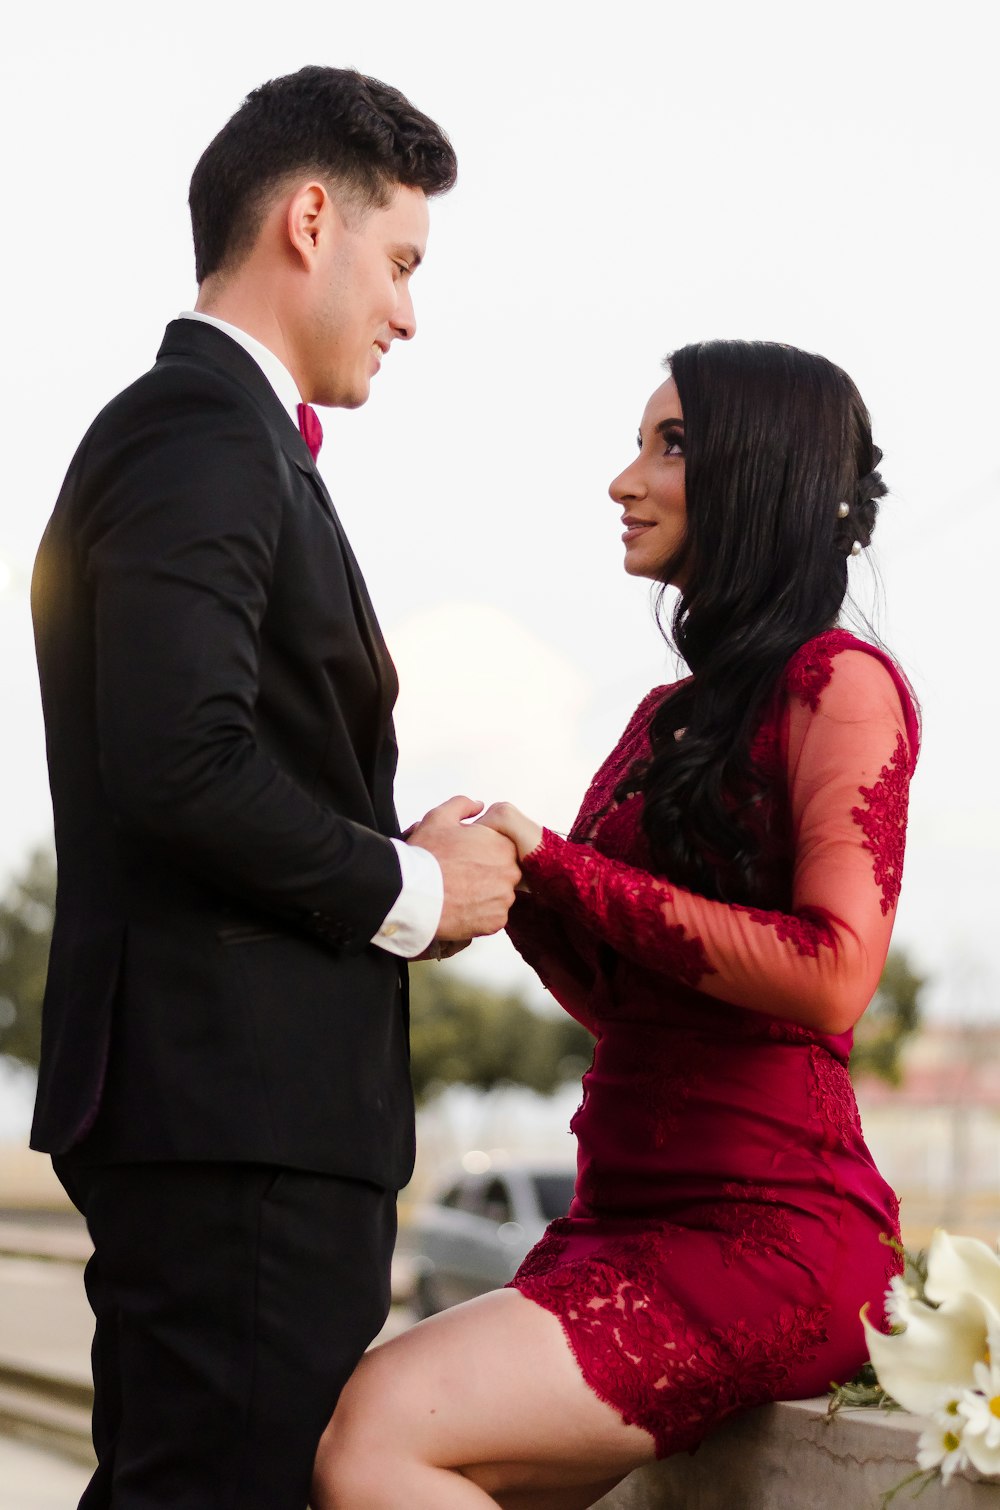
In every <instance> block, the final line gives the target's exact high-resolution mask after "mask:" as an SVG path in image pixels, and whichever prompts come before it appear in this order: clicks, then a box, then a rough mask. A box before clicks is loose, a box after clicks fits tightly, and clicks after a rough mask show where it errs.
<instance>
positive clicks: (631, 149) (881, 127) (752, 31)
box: [0, 0, 1000, 1013]
mask: <svg viewBox="0 0 1000 1510" xmlns="http://www.w3.org/2000/svg"><path fill="white" fill-rule="evenodd" d="M987 14H988V7H986V6H984V5H982V4H981V3H977V0H958V3H953V4H951V5H949V6H947V7H941V6H939V5H930V4H923V3H916V4H914V3H912V0H911V3H896V0H891V3H882V0H864V3H860V4H859V3H856V0H848V3H839V4H837V5H825V6H822V7H820V6H817V5H808V4H803V3H802V0H796V3H789V4H785V3H778V0H761V3H758V4H755V5H747V4H745V3H741V4H737V3H713V0H702V3H698V4H693V5H692V4H690V3H688V4H685V5H679V4H670V3H659V4H644V3H636V0H632V3H630V0H619V3H617V4H614V5H606V6H601V7H599V8H598V7H594V6H590V5H587V4H581V3H574V4H568V3H544V0H534V3H532V4H525V3H523V0H514V3H508V4H506V5H504V6H502V7H486V6H480V5H475V4H470V3H464V4H450V3H445V0H425V3H424V4H423V5H420V6H414V5H401V4H398V3H396V0H383V3H380V4H378V5H370V4H364V3H363V0H356V3H355V4H353V5H352V6H344V5H340V4H333V3H323V4H319V3H315V0H298V3H296V4H295V5H294V6H280V5H270V6H262V5H260V4H257V3H253V0H241V3H238V4H223V3H215V4H213V3H212V0H203V3H200V4H197V5H195V4H192V3H190V0H178V3H174V4H171V5H170V6H166V7H155V8H154V7H144V6H139V5H137V4H135V3H134V0H130V3H128V4H115V3H111V0H93V3H91V4H88V5H86V6H80V5H79V4H72V5H69V4H66V3H65V0H55V3H50V4H48V5H45V6H40V5H39V6H34V7H31V8H27V7H23V6H20V7H17V8H16V9H15V17H16V19H15V20H14V21H13V22H10V21H8V22H7V23H6V25H5V35H4V38H3V48H2V55H0V86H2V87H0V112H2V120H0V133H2V134H0V139H2V141H3V142H4V145H5V152H4V174H3V190H4V200H5V210H6V214H5V226H4V234H3V239H2V242H0V248H2V250H0V257H2V258H3V272H4V278H3V289H4V329H5V331H6V336H5V347H6V352H5V360H4V361H3V363H2V366H0V382H2V384H3V387H4V390H5V391H4V393H3V403H2V413H3V414H4V416H5V418H6V427H5V432H6V433H5V443H4V448H3V451H4V471H5V483H6V486H5V488H4V490H3V495H2V502H0V559H2V560H3V561H4V562H6V564H7V567H8V568H9V569H10V571H11V572H12V581H11V582H10V583H9V585H8V587H7V589H6V591H5V592H4V593H3V594H2V596H0V633H2V637H3V638H2V644H3V657H2V661H0V708H2V710H3V719H4V730H5V737H4V759H5V766H4V780H3V782H2V784H0V875H2V874H5V873H8V872H10V871H11V870H12V869H14V868H16V867H17V866H18V865H19V863H20V862H21V861H22V859H23V857H24V855H25V853H26V851H27V849H28V848H29V847H30V845H31V844H32V843H33V842H36V841H38V840H40V839H43V838H44V837H46V836H47V833H48V829H49V812H48V793H47V787H46V782H45V775H44V758H43V744H42V732H41V723H40V717H39V713H38V706H37V693H36V686H35V675H34V665H33V655H32V650H31V639H30V629H29V624H28V614H27V600H26V584H27V576H28V573H29V571H30V563H31V559H32V556H33V553H34V549H35V546H36V544H37V540H38V537H39V535H40V533H41V531H42V529H43V527H44V524H45V520H46V518H47V516H48V513H49V510H50V508H51V505H52V502H53V500H54V498H55V496H56V493H57V491H58V488H59V484H60V481H61V479H62V475H63V473H64V471H65V468H66V466H67V464H68V462H69V460H70V457H71V455H72V453H73V450H74V449H75V446H76V444H77V442H78V440H79V438H80V436H81V435H82V433H83V431H84V430H85V428H86V426H87V425H88V424H89V422H90V420H91V418H92V417H93V415H94V413H95V412H96V411H97V409H98V408H99V407H100V406H101V405H102V404H103V403H104V402H105V401H106V400H107V399H108V398H110V397H111V396H112V395H113V394H114V393H115V392H116V391H117V390H118V389H119V388H121V387H122V386H124V385H125V383H127V382H129V381H130V380H131V379H132V378H133V377H134V376H136V375H137V373H138V372H140V371H141V370H143V369H144V368H145V367H147V366H148V365H149V364H150V363H151V362H152V360H153V357H154V355H155V351H156V348H157V345H158V343H159V340H160V337H161V334H162V330H163V326H164V324H165V323H166V321H167V320H168V319H169V318H171V317H172V316H173V315H174V314H175V313H176V312H177V311H178V310H180V309H182V308H185V307H190V305H191V303H192V301H193V298H194V286H193V277H192V260H191V254H190V240H189V229H188V221H187V211H186V194H187V184H188V179H189V176H190V172H191V169H192V167H193V165H194V163H195V161H196V159H197V157H198V155H199V154H200V152H201V150H202V148H203V147H204V146H205V145H206V143H207V142H208V140H209V139H210V138H211V137H212V136H213V135H214V133H215V132H216V131H217V130H218V128H219V127H220V126H221V125H222V124H223V122H224V121H225V120H226V119H227V117H228V116H229V115H230V114H231V113H232V111H233V110H234V109H235V108H236V107H237V106H238V104H239V102H240V100H241V98H242V97H243V95H244V94H245V93H246V92H247V90H249V89H250V88H252V87H253V86H254V85H256V84H257V83H259V82H260V81H261V80H262V79H264V78H266V77H270V76H274V75H276V74H280V73H285V72H288V71H290V70H292V69H294V68H297V67H299V66H301V65H302V64H303V63H306V62H324V63H333V64H340V65H345V64H346V65H353V66H355V67H358V68H360V69H362V70H363V71H365V72H367V73H372V74H375V75H377V76H379V77H382V78H384V79H386V80H388V81H389V82H391V83H393V84H396V85H397V86H399V87H400V88H402V89H403V90H404V91H405V92H406V93H407V94H408V95H410V97H411V98H412V99H413V100H414V102H415V103H416V104H418V105H419V106H420V107H421V108H422V109H424V110H426V111H427V112H428V113H429V114H431V115H432V116H434V117H435V118H436V119H438V120H439V121H440V122H441V124H442V125H444V127H445V128H446V129H447V130H448V131H449V133H450V134H451V136H452V139H453V141H454V143H455V146H456V149H457V151H458V155H459V162H460V181H459V186H458V188H457V189H456V191H455V192H454V193H453V194H452V195H451V196H449V197H448V198H447V199H446V200H443V201H439V202H437V203H436V204H435V206H434V208H433V212H432V231H431V242H430V255H429V257H428V260H427V262H426V264H425V266H424V267H423V268H422V269H421V270H420V273H419V274H418V276H417V278H416V280H415V282H414V296H415V302H416V307H417V315H418V320H419V324H420V329H419V333H418V337H417V340H416V341H415V343H413V345H412V346H410V347H408V348H399V347H397V348H395V349H394V350H393V352H392V354H391V356H390V358H389V360H388V361H387V363H386V365H385V369H384V370H383V372H382V373H381V374H380V375H379V377H378V378H377V379H376V382H375V384H374V389H375V392H374V394H373V397H372V400H371V402H370V403H369V404H368V406H367V407H366V408H365V409H363V410H361V411H358V412H356V413H353V414H324V422H325V425H326V433H327V444H326V447H325V449H324V452H323V458H322V465H323V471H324V475H325V477H326V479H327V481H328V483H329V485H330V488H331V491H332V492H333V494H334V496H335V498H336V500H337V503H338V507H339V509H340V511H341V514H342V517H343V519H344V521H345V524H346V526H347V528H348V530H349V532H350V534H351V536H352V539H353V542H354V545H355V548H356V551H357V554H358V556H359V558H360V560H361V563H362V565H363V567H364V568H365V571H366V574H367V577H368V581H369V585H370V587H371V590H372V595H373V597H374V600H375V603H376V606H377V607H378V609H379V611H380V615H381V618H382V620H383V624H384V627H385V629H386V632H387V637H388V639H389V642H390V645H391V647H392V648H393V650H394V652H395V654H396V658H397V661H398V663H399V667H400V671H401V675H402V678H403V681H404V692H403V696H402V698H401V701H400V706H399V718H398V724H399V732H400V740H401V745H402V765H401V772H400V780H399V787H398V794H399V806H400V811H401V814H402V815H403V817H404V821H406V820H408V819H410V818H412V817H413V816H416V815H417V814H419V812H421V811H422V810H423V809H424V808H425V807H426V806H428V805H429V804H430V803H432V802H434V801H437V800H439V799H441V798H443V797H444V796H446V795H449V794H450V793H451V792H452V791H454V790H463V791H466V792H468V793H469V794H470V795H473V796H477V797H483V798H486V799H492V798H496V797H509V798H511V799H512V800H514V801H516V802H518V803H520V804H521V805H522V806H523V807H525V808H526V809H527V810H528V811H529V812H531V813H532V814H533V815H534V816H536V817H538V818H540V819H542V820H545V821H547V822H549V823H550V824H552V825H553V826H555V827H565V826H566V825H567V824H568V823H569V822H570V820H571V819H572V816H573V813H574V811H575V806H576V803H577V801H578V799H579V797H580V795H581V792H582V788H583V786H584V785H585V783H586V780H587V778H588V776H589V775H590V773H591V772H592V771H593V769H594V768H595V767H596V765H597V764H598V763H599V761H600V760H601V759H602V758H603V756H604V754H605V753H606V751H607V749H608V748H610V746H611V745H612V744H613V742H614V740H615V738H616V736H617V734H618V733H619V732H620V729H621V727H622V726H623V724H624V722H625V720H626V718H627V717H628V715H629V713H630V712H631V710H632V708H633V707H634V706H635V704H636V703H637V702H638V700H639V698H640V697H641V696H642V695H643V694H644V693H645V691H646V690H647V689H648V688H649V686H651V685H653V684H654V683H656V682H660V681H664V680H667V679H669V675H670V672H669V663H668V660H667V657H666V654H665V651H664V648H663V646H662V643H661V642H660V640H659V638H658V636H657V633H656V631H655V629H654V627H653V625H652V622H651V620H650V616H649V610H648V593H647V589H646V588H645V587H644V585H643V584H641V583H637V582H635V581H633V580H631V579H628V578H625V576H624V575H623V573H622V570H621V556H622V548H621V545H620V543H619V538H618V537H619V529H618V525H617V519H618V510H617V509H615V508H614V507H613V506H612V505H611V504H610V502H609V501H608V499H607V495H606V487H607V483H608V481H609V480H610V478H611V477H612V476H613V475H614V474H615V473H616V472H618V471H619V470H620V469H621V467H622V466H623V465H624V463H625V462H626V461H627V460H628V459H629V458H630V457H631V455H632V452H633V447H634V435H635V430H636V426H637V422H638V419H639V415H640V413H641V411H642V407H643V404H644V402H645V399H646V397H647V396H648V394H649V392H650V391H651V390H652V388H653V387H654V386H656V384H657V382H658V381H659V379H660V374H659V367H658V363H659V360H660V358H661V357H662V355H663V354H664V353H665V352H667V351H668V350H670V349H671V348H672V347H674V346H678V345H681V344H683V343H684V342H685V341H688V340H691V339H696V338H700V337H707V336H716V335H721V336H744V337H763V338H767V339H776V340H783V341H791V342H794V343H795V344H798V345H802V346H805V347H809V348H811V349H814V350H819V351H822V352H823V353H824V354H825V355H827V356H829V357H831V358H833V359H834V360H835V361H837V362H839V363H841V364H842V365H843V366H845V367H846V368H847V370H848V371H849V372H850V373H851V374H852V376H853V377H854V378H855V380H856V381H857V383H858V385H859V387H860V389H861V391H862V394H863V395H864V397H865V399H866V401H867V402H868V404H869V406H870V408H871V410H872V413H873V417H874V422H875V435H876V438H877V440H878V442H879V444H880V445H881V446H882V448H883V450H884V452H885V461H884V463H883V472H884V475H885V477H886V480H887V481H888V483H889V484H890V486H891V487H892V489H893V494H894V496H893V497H892V498H891V499H890V500H888V501H887V502H886V504H885V506H884V510H883V522H882V524H881V525H880V527H879V532H878V536H877V541H878V547H877V551H876V552H873V554H876V555H877V557H878V561H879V565H880V568H881V572H882V576H883V579H884V583H885V590H886V602H887V605H888V606H887V611H886V613H885V614H884V616H883V617H882V619H881V621H880V622H881V627H882V631H883V635H884V637H885V638H886V640H887V641H888V643H889V644H890V645H891V646H892V647H893V649H894V650H895V651H896V653H897V654H898V656H899V658H900V659H901V660H902V662H903V664H904V666H905V668H906V669H907V671H908V672H909V674H910V676H911V678H912V680H913V682H914V684H915V686H916V688H917V691H918V694H919V695H920V697H921V699H922V702H923V708H924V718H925V726H926V731H925V734H926V737H925V749H924V755H923V759H922V762H921V767H920V770H919V772H918V776H917V780H916V784H915V787H914V791H913V803H912V824H911V833H910V853H909V856H908V861H907V879H906V882H905V884H904V894H903V901H902V904H901V907H900V913H899V923H898V929H897V941H898V942H900V943H903V944H905V945H907V946H909V947H910V948H911V949H912V950H913V951H914V953H915V955H916V957H917V959H918V961H919V962H920V963H921V964H923V966H924V967H925V968H927V969H928V970H930V971H932V972H933V974H934V977H935V981H936V988H935V998H934V1007H935V1010H937V1011H946V1010H947V1011H956V1012H957V1011H959V1010H962V1009H965V1008H969V1007H974V1009H975V1010H976V1012H977V1013H978V1012H981V1011H983V1010H991V1009H992V1008H993V1004H994V1002H996V1001H997V998H998V996H1000V993H998V991H997V989H996V985H997V977H996V971H995V969H994V966H993V963H992V961H993V957H994V955H995V947H994V940H995V934H996V927H997V922H996V898H997V887H996V884H995V870H996V861H997V856H998V852H1000V800H998V796H997V787H996V782H995V777H994V770H995V766H996V756H995V750H994V736H995V732H996V724H997V717H996V713H995V705H996V697H995V693H994V691H993V681H994V673H993V668H992V664H991V661H992V655H991V646H992V643H993V639H992V630H993V620H994V616H995V606H996V605H995V600H996V595H997V584H996V570H995V562H996V560H997V556H998V546H1000V520H998V510H997V505H998V504H1000V463H998V459H997V448H996V410H997V399H998V392H997V386H998V385H997V376H996V372H997V350H998V344H1000V343H998V334H1000V332H998V324H1000V322H998V304H997V293H996V284H997V268H998V265H1000V258H998V248H997V214H996V208H995V206H996V197H997V166H998V164H997V157H998V152H997V141H998V121H997V110H996V104H995V101H996V98H997V89H996V73H995V50H994V47H993V43H992V41H991V40H990V39H989V37H988V36H987V34H986V31H985V28H986V25H987V22H986V19H985V17H986V16H987ZM852 570H853V571H854V572H856V573H857V577H856V580H857V581H858V583H859V584H861V585H864V583H865V581H866V577H867V574H868V564H867V561H866V560H865V559H864V558H862V561H861V562H860V563H859V564H858V565H856V566H855V567H853V568H852ZM463 964H464V966H465V968H467V969H469V970H470V971H477V970H478V971H479V972H480V973H484V974H486V975H488V976H489V977H490V978H491V979H497V980H499V979H504V980H507V979H511V980H518V981H522V982H523V983H525V984H527V982H526V981H525V980H524V977H522V976H521V975H520V974H518V973H517V970H518V967H517V966H516V965H515V963H514V960H513V955H512V951H510V950H509V946H508V945H507V944H506V942H505V941H502V940H500V941H496V942H493V943H491V944H488V945H484V946H477V949H476V950H474V951H469V952H468V953H467V954H466V955H465V956H463ZM959 966H960V967H961V968H959Z"/></svg>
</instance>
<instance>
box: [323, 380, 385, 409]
mask: <svg viewBox="0 0 1000 1510" xmlns="http://www.w3.org/2000/svg"><path fill="white" fill-rule="evenodd" d="M370 393H371V383H369V382H365V383H358V384H357V385H356V386H355V387H353V388H334V387H333V386H331V387H330V388H328V389H324V390H323V392H322V393H320V394H317V396H316V398H314V399H313V400H312V402H313V403H314V404H319V405H320V407H321V408H323V409H360V408H361V405H362V404H367V402H368V396H369V394H370Z"/></svg>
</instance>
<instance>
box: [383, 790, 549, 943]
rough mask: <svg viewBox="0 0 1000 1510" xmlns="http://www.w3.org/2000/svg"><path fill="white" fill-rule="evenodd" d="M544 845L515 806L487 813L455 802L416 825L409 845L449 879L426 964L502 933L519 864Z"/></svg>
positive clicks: (467, 801)
mask: <svg viewBox="0 0 1000 1510" xmlns="http://www.w3.org/2000/svg"><path fill="white" fill-rule="evenodd" d="M472 818H475V819H476V820H477V821H476V822H475V823H471V822H469V821H468V820H469V819H472ZM541 840H542V829H541V826H540V824H537V823H534V822H533V821H532V820H531V819H530V818H527V817H525V815H524V813H522V812H521V811H520V810H519V809H518V808H516V807H514V805H513V804H512V803H510V802H494V803H493V805H492V806H491V807H489V808H487V809H486V811H485V812H483V804H482V803H481V802H474V801H473V800H472V799H471V798H469V797H450V798H449V799H448V801H447V802H442V803H441V805H440V806H439V807H435V808H432V809H431V811H430V812H429V813H427V814H426V816H425V817H423V818H421V820H420V822H419V823H417V824H414V826H413V828H412V829H410V830H409V832H408V833H407V834H406V842H407V843H408V844H418V845H420V847H421V848H422V849H426V850H429V851H430V853H431V854H432V855H433V856H434V858H435V859H436V860H437V862H438V864H439V865H440V867H441V874H442V876H443V878H444V906H443V908H442V911H441V921H440V923H439V924H438V931H437V937H436V939H435V942H434V943H433V944H432V945H431V947H430V949H429V950H428V951H427V955H426V956H424V957H425V958H430V959H443V958H447V957H448V956H449V955H451V954H456V953H457V952H458V950H459V949H464V948H465V946H466V945H467V944H468V943H470V942H471V940H472V939H474V938H480V937H482V936H483V935H485V934H490V933H498V932H499V931H500V929H501V928H502V927H503V926H504V924H505V923H506V921H507V914H508V912H509V911H510V909H511V907H512V906H513V904H514V893H515V890H516V889H517V886H518V884H519V882H520V880H521V869H520V865H519V863H518V862H519V861H520V860H521V859H522V858H523V857H524V856H525V855H527V854H530V853H531V851H532V850H533V849H535V848H537V846H538V845H539V844H540V843H541Z"/></svg>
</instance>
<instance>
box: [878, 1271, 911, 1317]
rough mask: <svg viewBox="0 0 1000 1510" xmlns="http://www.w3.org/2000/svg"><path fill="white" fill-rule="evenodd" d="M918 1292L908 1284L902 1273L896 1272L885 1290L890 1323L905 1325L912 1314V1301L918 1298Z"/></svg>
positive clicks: (886, 1310)
mask: <svg viewBox="0 0 1000 1510" xmlns="http://www.w3.org/2000/svg"><path fill="white" fill-rule="evenodd" d="M916 1298H917V1292H916V1290H915V1289H914V1288H913V1286H912V1285H908V1284H907V1283H906V1280H905V1279H904V1278H903V1276H902V1274H894V1275H893V1276H892V1278H891V1279H890V1281H889V1288H888V1290H886V1292H885V1314H886V1317H887V1318H888V1321H889V1325H890V1326H894V1327H904V1326H905V1325H906V1323H907V1321H908V1319H909V1315H910V1302H911V1301H913V1300H916Z"/></svg>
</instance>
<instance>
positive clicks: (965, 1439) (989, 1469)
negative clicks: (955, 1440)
mask: <svg viewBox="0 0 1000 1510" xmlns="http://www.w3.org/2000/svg"><path fill="white" fill-rule="evenodd" d="M962 1446H963V1447H964V1448H965V1451H966V1454H967V1456H968V1459H969V1462H970V1463H971V1464H972V1466H973V1468H978V1469H979V1472H980V1473H1000V1446H997V1447H991V1446H990V1445H989V1439H988V1438H987V1437H985V1436H978V1435H977V1434H976V1433H975V1432H970V1431H969V1430H968V1429H966V1431H965V1432H963V1434H962Z"/></svg>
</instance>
